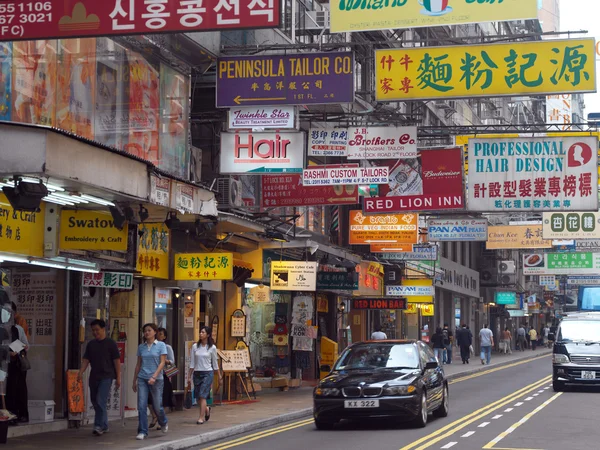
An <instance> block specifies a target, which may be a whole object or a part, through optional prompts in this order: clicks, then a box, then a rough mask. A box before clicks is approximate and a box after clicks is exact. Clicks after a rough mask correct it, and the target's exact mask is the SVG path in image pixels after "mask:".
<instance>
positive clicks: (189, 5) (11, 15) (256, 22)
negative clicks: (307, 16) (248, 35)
mask: <svg viewBox="0 0 600 450" xmlns="http://www.w3.org/2000/svg"><path fill="white" fill-rule="evenodd" d="M279 22H280V3H279V0H8V1H6V0H4V1H2V2H1V3H0V41H16V40H23V39H27V40H29V39H48V38H61V37H65V38H72V37H84V36H111V35H126V34H155V33H179V32H195V31H206V30H221V29H232V28H271V27H277V26H279Z"/></svg>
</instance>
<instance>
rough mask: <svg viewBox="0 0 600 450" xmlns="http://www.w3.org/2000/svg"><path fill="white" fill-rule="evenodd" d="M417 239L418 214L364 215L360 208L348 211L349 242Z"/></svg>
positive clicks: (377, 242) (363, 242)
mask: <svg viewBox="0 0 600 450" xmlns="http://www.w3.org/2000/svg"><path fill="white" fill-rule="evenodd" d="M418 239H419V215H418V214H412V213H410V214H375V215H369V216H365V215H364V214H363V212H362V210H360V209H359V210H353V211H350V237H349V243H350V244H352V245H361V244H388V243H389V244H416V243H417V241H418Z"/></svg>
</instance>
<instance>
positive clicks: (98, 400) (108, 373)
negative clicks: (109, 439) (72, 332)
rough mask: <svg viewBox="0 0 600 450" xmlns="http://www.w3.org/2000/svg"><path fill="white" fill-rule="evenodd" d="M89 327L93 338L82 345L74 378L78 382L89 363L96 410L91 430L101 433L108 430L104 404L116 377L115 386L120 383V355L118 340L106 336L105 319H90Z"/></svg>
mask: <svg viewBox="0 0 600 450" xmlns="http://www.w3.org/2000/svg"><path fill="white" fill-rule="evenodd" d="M90 328H91V329H92V335H93V336H94V339H93V340H91V341H90V342H88V344H87V346H86V348H85V353H84V354H83V361H82V362H81V369H79V373H78V375H77V378H78V379H79V381H81V377H82V376H83V374H84V373H85V371H86V370H87V368H88V366H91V371H90V377H89V382H88V384H89V386H90V400H91V402H92V405H93V406H94V412H95V415H94V431H93V432H92V433H93V434H94V435H96V436H102V435H103V434H104V433H106V432H107V431H108V413H107V405H108V399H109V397H110V388H111V386H112V383H113V380H116V387H117V389H118V388H119V387H120V386H121V357H120V355H119V347H117V343H116V342H115V341H113V340H112V339H110V338H108V337H106V322H105V321H104V320H101V319H96V320H93V321H92V323H91V324H90Z"/></svg>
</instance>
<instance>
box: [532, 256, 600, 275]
mask: <svg viewBox="0 0 600 450" xmlns="http://www.w3.org/2000/svg"><path fill="white" fill-rule="evenodd" d="M599 272H600V253H526V254H524V255H523V275H597V274H598V273H599Z"/></svg>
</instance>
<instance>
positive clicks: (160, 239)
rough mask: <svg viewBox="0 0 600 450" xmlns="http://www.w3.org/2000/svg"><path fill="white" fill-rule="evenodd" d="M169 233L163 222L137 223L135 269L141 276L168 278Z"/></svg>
mask: <svg viewBox="0 0 600 450" xmlns="http://www.w3.org/2000/svg"><path fill="white" fill-rule="evenodd" d="M170 247H171V233H170V231H169V229H168V228H167V226H166V225H165V224H164V223H162V222H161V223H142V224H140V225H138V252H137V264H136V270H137V271H138V272H140V274H141V275H142V276H145V277H153V278H162V279H165V280H168V279H169V249H170Z"/></svg>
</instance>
